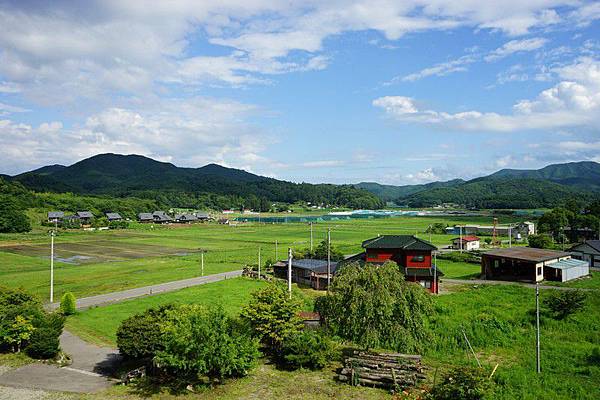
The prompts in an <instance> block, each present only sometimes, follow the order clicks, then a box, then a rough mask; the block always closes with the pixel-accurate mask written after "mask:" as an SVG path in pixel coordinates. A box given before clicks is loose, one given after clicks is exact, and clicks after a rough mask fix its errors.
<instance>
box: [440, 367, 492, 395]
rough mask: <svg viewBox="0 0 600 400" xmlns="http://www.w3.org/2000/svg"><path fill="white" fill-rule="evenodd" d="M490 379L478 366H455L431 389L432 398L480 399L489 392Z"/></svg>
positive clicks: (490, 386)
mask: <svg viewBox="0 0 600 400" xmlns="http://www.w3.org/2000/svg"><path fill="white" fill-rule="evenodd" d="M492 385H493V383H492V381H491V380H490V379H489V378H488V377H487V376H486V375H485V373H484V371H483V370H482V369H480V368H473V367H456V368H454V369H453V370H451V371H450V372H449V373H448V374H446V375H445V376H444V379H443V381H442V383H440V384H438V385H436V386H434V388H433V389H432V390H431V393H430V396H429V397H430V398H431V399H432V400H480V399H483V398H485V396H486V395H488V394H489V393H490V392H491V389H492Z"/></svg>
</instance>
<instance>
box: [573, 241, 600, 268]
mask: <svg viewBox="0 0 600 400" xmlns="http://www.w3.org/2000/svg"><path fill="white" fill-rule="evenodd" d="M569 252H570V253H571V255H572V256H573V258H576V259H578V260H584V261H587V262H589V263H590V266H591V267H595V268H600V240H586V241H585V242H583V243H579V244H577V245H575V246H573V247H571V249H570V250H569Z"/></svg>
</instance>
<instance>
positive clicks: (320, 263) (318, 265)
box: [273, 258, 338, 274]
mask: <svg viewBox="0 0 600 400" xmlns="http://www.w3.org/2000/svg"><path fill="white" fill-rule="evenodd" d="M337 265H338V263H337V262H335V261H332V262H331V273H334V272H335V270H336V268H337ZM273 266H275V267H287V261H283V260H282V261H279V262H277V263H275V264H274V265H273ZM292 268H300V269H305V270H308V271H312V272H317V273H325V274H326V273H327V260H315V259H312V258H303V259H298V260H294V259H293V260H292Z"/></svg>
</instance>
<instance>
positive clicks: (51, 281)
mask: <svg viewBox="0 0 600 400" xmlns="http://www.w3.org/2000/svg"><path fill="white" fill-rule="evenodd" d="M54 235H55V232H54V231H52V232H51V233H50V303H53V302H54Z"/></svg>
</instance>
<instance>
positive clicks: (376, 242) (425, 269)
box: [344, 235, 444, 293]
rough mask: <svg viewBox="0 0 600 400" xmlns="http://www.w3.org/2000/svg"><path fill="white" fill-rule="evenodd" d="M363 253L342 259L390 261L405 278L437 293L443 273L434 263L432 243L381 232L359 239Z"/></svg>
mask: <svg viewBox="0 0 600 400" xmlns="http://www.w3.org/2000/svg"><path fill="white" fill-rule="evenodd" d="M362 247H363V248H364V249H365V251H364V253H360V254H357V255H355V256H353V257H350V258H348V259H347V260H345V261H344V262H352V261H359V262H367V263H370V264H384V263H385V262H386V261H393V262H395V263H396V264H398V266H399V267H400V268H401V269H402V272H403V273H404V276H405V278H406V280H407V281H409V282H415V283H418V284H420V285H421V286H423V287H424V288H426V289H427V290H429V291H430V292H431V293H438V291H439V279H440V277H442V276H444V273H443V272H442V271H440V270H439V269H437V266H436V265H435V264H434V263H433V252H434V251H436V250H437V247H435V246H434V245H433V244H431V243H429V242H428V241H426V240H423V239H419V238H418V237H416V236H413V235H383V236H378V237H375V238H372V239H369V240H365V241H364V242H363V243H362Z"/></svg>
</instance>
